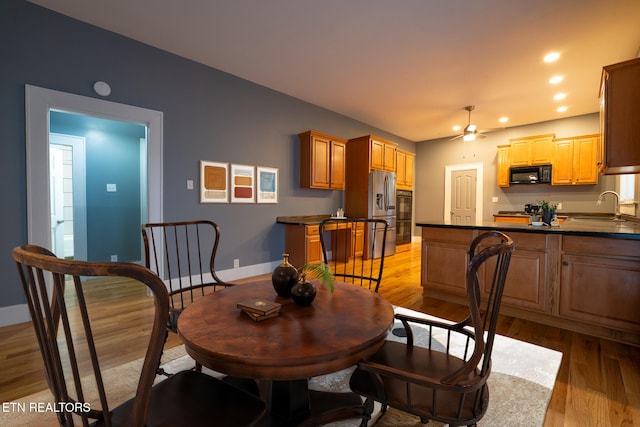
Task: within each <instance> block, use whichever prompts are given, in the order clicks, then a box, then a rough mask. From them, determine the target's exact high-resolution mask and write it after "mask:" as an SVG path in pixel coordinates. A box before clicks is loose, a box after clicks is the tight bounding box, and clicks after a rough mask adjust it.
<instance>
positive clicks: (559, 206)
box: [556, 202, 562, 210]
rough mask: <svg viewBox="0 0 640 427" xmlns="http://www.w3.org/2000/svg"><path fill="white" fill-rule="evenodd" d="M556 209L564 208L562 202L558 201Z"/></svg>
mask: <svg viewBox="0 0 640 427" xmlns="http://www.w3.org/2000/svg"><path fill="white" fill-rule="evenodd" d="M556 209H557V210H560V209H562V202H560V203H558V204H557V205H556Z"/></svg>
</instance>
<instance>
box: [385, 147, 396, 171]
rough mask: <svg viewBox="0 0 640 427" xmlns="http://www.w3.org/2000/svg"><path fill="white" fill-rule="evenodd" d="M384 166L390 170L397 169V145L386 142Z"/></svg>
mask: <svg viewBox="0 0 640 427" xmlns="http://www.w3.org/2000/svg"><path fill="white" fill-rule="evenodd" d="M383 149H384V166H383V169H384V170H386V171H389V172H395V171H396V147H395V146H393V145H391V144H384V146H383Z"/></svg>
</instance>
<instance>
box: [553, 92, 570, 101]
mask: <svg viewBox="0 0 640 427" xmlns="http://www.w3.org/2000/svg"><path fill="white" fill-rule="evenodd" d="M566 97H567V94H566V93H562V92H560V93H556V94H555V95H553V99H554V100H556V101H560V100H563V99H565V98H566Z"/></svg>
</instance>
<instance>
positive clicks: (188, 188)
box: [187, 179, 193, 190]
mask: <svg viewBox="0 0 640 427" xmlns="http://www.w3.org/2000/svg"><path fill="white" fill-rule="evenodd" d="M187 190H193V180H192V179H188V180H187Z"/></svg>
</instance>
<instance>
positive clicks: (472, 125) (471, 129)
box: [464, 123, 477, 133]
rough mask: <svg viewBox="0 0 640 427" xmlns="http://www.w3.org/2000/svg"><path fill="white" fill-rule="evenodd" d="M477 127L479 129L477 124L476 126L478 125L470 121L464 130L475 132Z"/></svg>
mask: <svg viewBox="0 0 640 427" xmlns="http://www.w3.org/2000/svg"><path fill="white" fill-rule="evenodd" d="M476 129H477V126H476V125H474V124H471V123H469V124H468V125H467V127H465V128H464V132H465V133H467V132H475V131H476Z"/></svg>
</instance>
